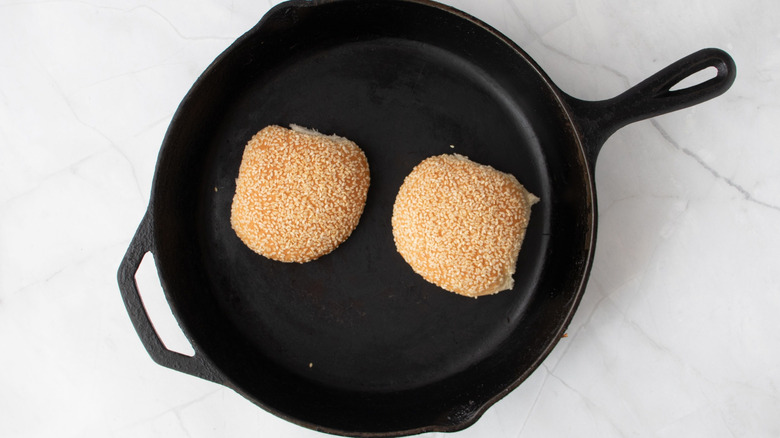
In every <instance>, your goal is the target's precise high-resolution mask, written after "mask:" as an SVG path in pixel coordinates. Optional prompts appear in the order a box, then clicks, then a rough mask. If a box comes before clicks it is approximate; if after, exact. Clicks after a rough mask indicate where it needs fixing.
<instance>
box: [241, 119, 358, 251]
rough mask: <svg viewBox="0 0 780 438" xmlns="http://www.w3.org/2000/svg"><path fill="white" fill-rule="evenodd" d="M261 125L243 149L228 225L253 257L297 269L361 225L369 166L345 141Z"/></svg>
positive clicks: (332, 248)
mask: <svg viewBox="0 0 780 438" xmlns="http://www.w3.org/2000/svg"><path fill="white" fill-rule="evenodd" d="M291 128H292V129H287V128H283V127H281V126H275V125H272V126H268V127H266V128H264V129H263V130H261V131H260V132H258V133H257V134H255V135H254V136H253V137H252V139H251V140H249V143H247V145H246V148H245V149H244V154H243V157H242V160H241V166H240V168H239V171H238V179H236V193H235V195H234V196H233V205H232V208H231V215H230V223H231V225H232V227H233V230H234V231H235V232H236V235H238V237H239V238H240V239H241V241H243V242H244V244H246V245H247V246H248V247H249V248H250V249H251V250H252V251H255V252H256V253H258V254H261V255H263V256H265V257H267V258H269V259H272V260H278V261H281V262H298V263H304V262H308V261H311V260H314V259H317V258H319V257H321V256H323V255H325V254H328V253H330V252H331V251H333V250H334V249H336V247H338V246H339V245H340V244H341V243H343V242H344V241H345V240H346V239H347V238H348V237H349V235H350V234H352V231H353V230H354V229H355V227H356V226H357V224H358V221H359V220H360V216H361V214H362V213H363V207H364V206H365V203H366V194H367V192H368V185H369V181H370V178H369V169H368V161H367V160H366V156H365V154H364V153H363V151H362V150H361V149H360V148H359V147H358V146H357V145H356V144H355V143H354V142H352V141H350V140H347V139H346V138H342V137H338V136H335V135H331V136H325V135H322V134H320V133H318V132H316V131H313V130H309V129H306V128H301V127H300V126H296V125H291Z"/></svg>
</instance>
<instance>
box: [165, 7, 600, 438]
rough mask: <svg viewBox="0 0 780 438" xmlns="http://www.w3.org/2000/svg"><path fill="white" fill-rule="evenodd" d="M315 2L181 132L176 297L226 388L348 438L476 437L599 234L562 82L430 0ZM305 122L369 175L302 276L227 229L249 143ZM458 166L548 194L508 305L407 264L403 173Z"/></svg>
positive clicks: (562, 308)
mask: <svg viewBox="0 0 780 438" xmlns="http://www.w3.org/2000/svg"><path fill="white" fill-rule="evenodd" d="M305 4H308V3H302V4H301V6H290V7H288V6H282V7H277V8H275V9H274V10H272V11H271V12H270V13H269V14H268V15H267V16H266V17H265V18H264V19H263V21H262V22H261V23H260V24H259V25H258V26H257V27H256V28H254V29H253V30H251V31H250V32H248V33H247V34H246V35H245V36H244V37H242V38H240V39H239V40H238V41H237V42H236V43H235V44H234V45H233V46H231V48H230V49H228V50H227V51H226V52H225V53H224V54H223V55H222V56H220V58H218V59H217V60H216V61H215V63H214V64H212V66H211V67H209V69H208V70H207V71H206V72H205V73H204V74H203V76H202V77H201V78H200V79H199V80H198V82H197V83H196V84H195V86H194V87H193V89H192V90H191V91H190V93H189V94H188V96H187V97H186V98H185V99H184V101H183V102H182V104H181V106H180V108H179V110H178V111H177V113H176V115H175V117H174V120H173V122H172V123H171V126H170V128H169V131H168V134H167V135H166V139H165V141H164V144H163V147H162V149H161V152H160V157H159V160H158V168H157V171H156V174H155V182H154V185H153V193H152V206H153V211H154V229H155V243H154V244H155V249H154V252H155V256H156V258H157V265H158V267H159V271H160V278H161V281H162V283H163V287H164V290H165V292H166V295H167V298H168V300H169V302H170V304H171V307H172V309H173V311H174V314H175V315H176V316H177V318H178V320H179V322H180V325H181V326H182V328H183V330H184V331H185V332H186V333H187V335H188V337H189V338H190V339H191V341H192V343H193V346H194V347H195V349H196V351H197V352H198V354H199V355H203V356H205V357H206V358H207V359H208V360H209V361H211V362H213V364H214V365H215V366H216V368H217V369H219V370H220V372H222V373H223V374H224V378H225V380H226V384H227V385H228V386H231V387H233V388H234V389H236V390H237V391H239V392H240V393H242V394H243V395H245V396H246V397H247V398H249V399H250V400H252V401H254V402H255V403H258V404H259V405H261V406H263V407H264V408H266V409H269V410H271V411H272V412H274V413H276V414H277V415H280V416H282V417H284V418H287V419H289V420H291V421H294V422H297V423H300V424H303V425H305V426H308V427H313V428H316V429H322V430H326V431H330V432H337V433H346V434H356V433H357V434H385V433H393V434H397V433H413V432H420V431H423V430H449V429H451V428H461V427H465V426H466V425H468V424H470V423H471V422H472V421H474V420H476V418H477V417H478V415H479V414H481V413H482V412H483V411H484V409H485V408H486V406H487V405H489V404H491V403H492V402H493V401H495V400H497V399H498V398H499V397H501V396H503V395H504V394H505V393H506V392H508V390H509V389H511V388H513V387H514V386H516V385H518V384H519V383H520V382H521V381H522V380H524V379H525V377H527V375H528V374H530V372H531V371H533V369H534V368H535V367H536V366H537V365H538V364H539V363H540V362H541V360H542V359H543V358H544V357H545V356H546V355H547V353H549V350H550V349H551V348H552V347H553V346H554V344H555V343H556V342H557V339H558V338H559V337H560V335H561V333H562V332H563V330H564V329H565V326H566V324H568V321H569V319H570V317H571V314H572V313H573V311H574V307H576V304H577V303H578V301H579V297H580V294H581V292H582V287H583V286H584V281H585V279H586V277H587V271H588V268H589V264H590V255H591V252H592V239H593V233H594V227H595V223H594V217H593V208H594V198H593V193H592V181H591V180H590V177H589V174H588V166H587V164H586V163H585V159H584V155H583V153H582V150H581V146H580V144H579V141H578V139H577V137H576V134H575V133H574V132H573V130H572V128H571V125H570V121H569V120H568V118H567V116H566V112H565V110H564V109H562V107H561V106H560V104H559V102H558V100H557V98H556V97H555V89H554V86H552V84H550V83H549V81H548V80H547V79H546V77H545V76H543V74H541V73H540V72H539V71H538V67H536V66H535V64H533V62H532V61H530V59H527V58H525V57H524V56H525V55H523V54H522V53H521V52H517V51H516V50H515V48H514V47H513V46H511V45H510V43H508V42H507V41H505V40H502V37H500V35H497V34H496V33H494V31H492V30H490V29H489V28H487V27H486V26H484V25H482V24H480V23H478V22H475V21H471V20H470V19H467V18H466V17H465V16H463V15H462V14H460V13H457V14H456V13H454V12H453V11H450V10H448V9H446V8H443V7H440V6H437V5H432V4H427V3H417V2H374V1H359V2H357V1H341V2H333V3H327V4H315V5H313V6H312V5H310V6H304V5H305ZM290 123H296V124H300V125H303V126H307V127H312V128H315V129H318V130H319V131H321V132H323V133H327V134H329V133H337V134H339V135H342V136H345V137H348V138H350V139H352V140H354V141H355V142H356V143H358V144H359V145H360V146H361V147H362V148H363V150H364V151H365V153H366V155H367V157H368V161H369V165H370V168H371V187H370V189H369V194H368V201H367V204H366V208H365V211H364V213H363V216H362V218H361V221H360V224H359V225H358V227H357V229H356V230H355V231H354V233H353V234H352V236H351V237H350V238H349V239H348V240H347V241H346V242H345V243H344V244H342V245H341V246H340V247H339V248H337V249H336V250H335V251H334V252H333V253H331V254H329V255H326V256H324V257H322V258H321V259H319V260H316V261H314V262H310V263H307V264H302V265H301V264H283V263H279V262H273V261H270V260H266V259H264V258H262V257H260V256H258V255H256V254H254V253H252V252H251V251H250V250H249V249H248V248H246V247H245V246H244V245H243V244H242V243H241V242H240V241H239V239H238V238H237V237H236V236H235V234H234V233H233V231H232V229H231V227H230V221H229V220H230V203H231V200H232V196H233V192H234V189H235V178H236V176H237V173H238V166H239V163H240V159H241V154H242V152H243V148H244V145H245V143H246V141H247V140H248V139H249V138H250V137H251V135H252V134H254V133H255V132H256V131H258V130H259V129H261V128H262V127H264V126H266V125H268V124H280V125H289V124H290ZM450 145H454V148H451V147H450ZM452 152H456V153H460V154H464V155H467V156H468V157H470V158H471V159H473V160H475V161H477V162H480V163H485V164H490V165H492V166H494V167H495V168H497V169H499V170H502V171H505V172H510V173H512V174H514V175H516V176H517V178H518V179H519V180H520V182H521V183H523V184H524V185H525V186H526V187H527V188H528V189H529V190H531V191H532V192H533V193H535V194H537V195H538V196H539V197H540V198H541V199H542V201H541V203H540V204H537V205H536V206H534V208H533V214H532V219H531V224H530V226H529V229H528V232H527V236H526V240H525V243H524V245H523V249H522V250H521V252H520V258H519V261H518V266H517V273H516V274H515V287H514V290H512V291H505V292H502V293H500V294H498V295H495V296H489V297H482V298H479V299H476V300H475V299H469V298H464V297H460V296H456V295H454V294H451V293H448V292H445V291H443V290H441V289H438V288H437V287H435V286H433V285H431V284H428V283H427V282H425V281H424V280H423V279H422V278H421V277H419V276H418V275H416V274H415V273H414V272H413V271H412V270H411V268H410V267H409V266H408V265H407V264H406V263H405V262H404V261H403V259H402V258H401V256H400V255H399V254H398V253H397V252H396V250H395V246H394V244H393V238H392V233H391V227H390V217H391V214H392V205H393V201H394V199H395V195H396V193H397V190H398V188H399V187H400V185H401V183H402V181H403V178H404V176H405V175H406V174H407V173H408V172H410V171H411V169H412V168H413V167H414V165H416V164H417V163H419V162H420V161H421V160H423V159H424V158H426V157H429V156H432V155H437V154H442V153H452Z"/></svg>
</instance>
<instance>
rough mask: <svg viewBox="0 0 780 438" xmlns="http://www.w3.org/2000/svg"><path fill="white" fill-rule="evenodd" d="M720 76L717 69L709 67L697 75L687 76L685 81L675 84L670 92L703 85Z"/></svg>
mask: <svg viewBox="0 0 780 438" xmlns="http://www.w3.org/2000/svg"><path fill="white" fill-rule="evenodd" d="M717 76H718V69H717V67H707V68H705V69H704V70H700V71H697V72H696V73H694V74H692V75H690V76H687V77H686V78H685V79H683V80H681V81H680V82H678V83H676V84H674V85H673V86H672V88H670V89H669V91H678V90H684V89H686V88H692V87H695V86H696V85H699V84H703V83H705V82H707V81H709V80H712V79H715V78H716V77H717Z"/></svg>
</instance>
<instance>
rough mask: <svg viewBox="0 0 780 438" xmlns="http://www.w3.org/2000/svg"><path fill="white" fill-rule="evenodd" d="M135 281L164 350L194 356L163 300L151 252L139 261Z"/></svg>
mask: <svg viewBox="0 0 780 438" xmlns="http://www.w3.org/2000/svg"><path fill="white" fill-rule="evenodd" d="M135 281H136V284H137V285H138V295H139V296H140V297H141V303H142V304H143V306H144V309H145V310H146V313H147V315H149V319H150V320H151V321H152V325H153V326H154V331H155V332H156V333H157V336H158V337H159V338H160V341H162V343H163V345H165V348H167V349H168V350H170V351H174V352H176V353H181V354H183V355H185V356H189V357H192V356H194V355H195V350H194V349H193V348H192V344H190V341H189V340H188V339H187V337H186V336H184V332H182V330H181V328H180V327H179V324H178V323H177V322H176V317H174V316H173V312H171V307H170V305H169V304H168V301H167V300H166V299H165V293H164V292H163V289H162V286H161V285H160V277H159V276H158V275H157V266H156V265H155V263H154V257H153V256H152V253H151V252H147V253H146V254H144V257H143V259H141V264H140V265H139V266H138V271H136V273H135Z"/></svg>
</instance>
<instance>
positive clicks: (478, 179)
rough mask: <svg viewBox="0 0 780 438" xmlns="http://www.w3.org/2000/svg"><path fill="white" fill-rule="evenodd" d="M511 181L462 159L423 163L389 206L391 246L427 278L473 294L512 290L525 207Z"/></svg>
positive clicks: (529, 198) (529, 199) (532, 199)
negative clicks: (391, 229)
mask: <svg viewBox="0 0 780 438" xmlns="http://www.w3.org/2000/svg"><path fill="white" fill-rule="evenodd" d="M538 200H539V199H538V198H537V197H536V196H534V195H532V194H531V193H529V192H527V191H526V190H525V188H524V187H523V186H522V185H521V184H520V183H519V182H518V181H517V179H516V178H515V177H514V176H512V175H510V174H507V173H503V172H500V171H498V170H496V169H494V168H492V167H490V166H486V165H482V164H478V163H475V162H473V161H471V160H469V159H468V158H467V157H465V156H462V155H458V154H452V155H439V156H435V157H430V158H427V159H425V160H423V161H422V162H421V163H420V164H418V165H417V166H416V167H415V168H414V169H413V170H412V172H411V173H410V174H409V175H408V176H407V177H406V179H405V180H404V182H403V184H402V185H401V188H400V190H399V191H398V195H397V197H396V200H395V204H394V206H393V218H392V226H393V238H394V239H395V244H396V248H397V249H398V252H399V253H400V254H401V256H402V257H403V258H404V260H406V262H407V263H409V265H410V266H411V267H412V269H413V270H414V271H415V272H417V273H418V274H420V275H421V276H422V277H423V278H425V279H426V280H427V281H429V282H431V283H434V284H436V285H438V286H439V287H442V288H443V289H446V290H448V291H450V292H455V293H457V294H460V295H466V296H471V297H477V296H481V295H487V294H493V293H496V292H499V291H502V290H506V289H511V288H512V286H513V284H514V281H513V279H512V275H513V274H514V273H515V264H516V262H517V256H518V253H519V251H520V246H521V244H522V241H523V238H524V236H525V230H526V227H527V226H528V221H529V219H530V213H531V205H533V204H534V203H536V202H537V201H538Z"/></svg>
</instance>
